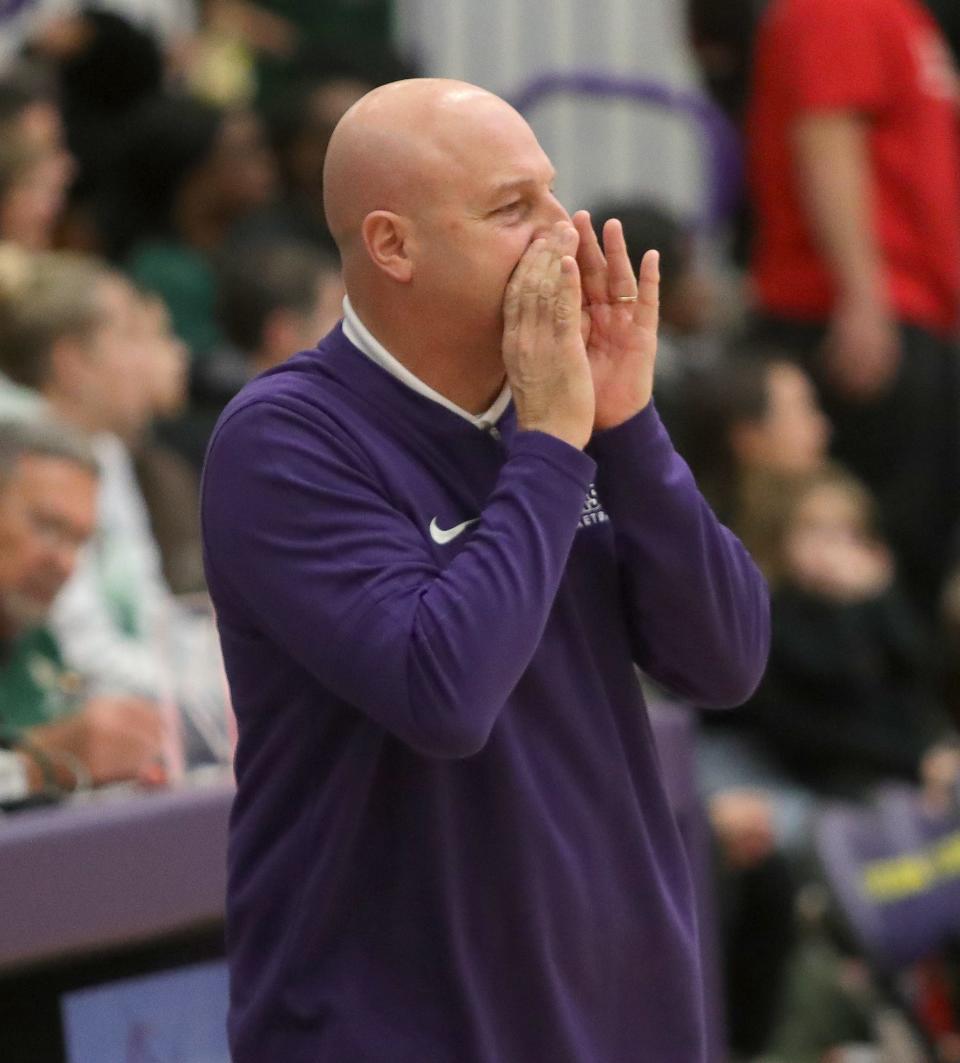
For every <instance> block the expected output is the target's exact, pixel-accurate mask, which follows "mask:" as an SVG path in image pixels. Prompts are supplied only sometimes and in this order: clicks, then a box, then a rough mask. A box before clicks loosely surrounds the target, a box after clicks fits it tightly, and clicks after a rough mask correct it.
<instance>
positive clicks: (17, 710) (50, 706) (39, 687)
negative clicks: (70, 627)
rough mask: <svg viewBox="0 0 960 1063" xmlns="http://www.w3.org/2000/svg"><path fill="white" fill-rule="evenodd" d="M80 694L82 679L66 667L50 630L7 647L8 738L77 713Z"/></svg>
mask: <svg viewBox="0 0 960 1063" xmlns="http://www.w3.org/2000/svg"><path fill="white" fill-rule="evenodd" d="M79 695H80V682H79V677H78V676H77V675H76V673H74V672H70V671H68V670H67V668H66V667H65V666H64V663H63V659H62V657H61V656H60V650H59V648H58V647H57V644H56V642H55V641H54V638H53V635H51V633H50V632H49V631H48V630H47V629H46V628H43V627H39V628H34V629H33V630H32V631H28V632H26V633H25V634H23V635H21V636H20V637H19V638H17V639H15V640H14V641H13V642H11V643H8V644H7V646H6V654H5V655H4V657H3V658H2V660H0V731H4V732H7V737H11V735H10V732H13V733H14V735H15V734H16V732H19V731H22V730H24V729H26V728H28V727H35V726H36V725H37V724H41V723H49V722H50V721H51V720H55V719H58V718H59V717H60V716H65V715H67V714H68V713H70V712H73V711H74V710H75V709H76V707H77V703H78V699H79Z"/></svg>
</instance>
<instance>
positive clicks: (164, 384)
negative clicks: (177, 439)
mask: <svg viewBox="0 0 960 1063" xmlns="http://www.w3.org/2000/svg"><path fill="white" fill-rule="evenodd" d="M138 303H139V306H138V315H137V316H138V320H139V322H140V325H139V328H138V333H139V339H138V345H139V347H140V351H141V354H142V356H143V358H144V361H145V363H146V364H145V366H144V385H145V387H146V390H147V394H148V396H149V398H150V403H149V406H150V412H151V416H150V419H149V420H148V421H146V422H144V424H143V425H142V430H141V432H140V434H139V435H138V436H137V437H136V438H133V439H131V440H130V446H131V450H132V453H133V459H134V469H135V470H136V474H137V482H138V484H139V486H140V490H141V492H142V494H143V500H144V502H145V504H146V507H147V513H148V515H149V518H150V528H151V530H152V532H153V536H154V538H155V539H156V542H157V546H158V548H159V550H160V559H161V563H162V566H163V575H164V579H165V580H166V582H167V585H168V586H169V587H170V590H172V591H173V592H174V594H184V593H190V592H194V591H202V590H203V589H204V586H205V584H204V578H203V559H202V557H201V549H200V514H199V509H198V501H197V500H198V497H199V491H200V484H199V477H198V476H197V474H196V471H195V469H194V468H193V467H192V466H191V465H190V463H189V462H187V461H186V459H184V458H183V457H182V456H181V455H180V454H178V453H176V452H175V451H174V450H173V449H172V448H171V447H169V446H167V445H165V444H164V443H163V442H162V441H161V440H160V439H159V438H158V436H157V433H156V432H155V431H154V422H155V420H156V419H157V418H163V419H170V418H174V417H177V416H179V415H181V414H182V413H183V411H184V409H185V408H186V404H187V390H188V375H189V374H188V360H187V349H186V346H185V345H184V343H183V342H182V341H180V340H178V339H177V337H176V336H175V335H174V334H173V331H172V330H171V327H170V314H169V312H168V311H167V308H166V306H165V305H164V303H163V301H162V300H161V299H160V298H159V297H158V296H155V295H141V296H140V297H139V299H138Z"/></svg>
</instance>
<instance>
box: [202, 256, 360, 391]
mask: <svg viewBox="0 0 960 1063" xmlns="http://www.w3.org/2000/svg"><path fill="white" fill-rule="evenodd" d="M220 276H221V283H220V300H219V309H220V320H221V322H222V323H223V327H224V331H225V332H226V334H227V338H228V339H229V340H230V342H231V343H232V344H233V346H234V348H235V349H236V350H237V351H238V352H239V353H240V355H241V356H242V358H243V367H244V380H243V383H246V381H247V380H249V379H250V378H251V377H254V376H256V375H257V374H258V373H263V372H265V371H266V370H267V369H272V368H273V366H275V365H279V364H280V363H281V362H283V361H286V359H287V358H289V357H290V355H291V354H294V353H295V352H296V351H300V350H303V349H304V348H306V347H313V346H315V345H316V343H317V341H318V340H319V339H321V338H322V337H323V336H325V335H326V334H327V333H328V332H329V331H330V329H332V328H333V326H334V325H335V324H336V323H337V321H339V319H340V317H341V313H342V304H343V296H344V288H343V280H342V278H341V276H340V263H339V261H338V260H337V259H336V258H334V257H333V256H332V255H325V254H323V253H322V252H321V251H318V250H316V249H315V248H312V247H308V246H304V245H298V244H293V243H289V242H276V243H273V244H265V245H262V246H259V245H253V246H250V247H248V248H246V249H243V250H241V251H239V252H238V253H236V254H234V255H232V256H231V257H230V258H229V260H227V261H225V262H224V265H223V269H222V271H221V274H220ZM230 397H231V398H232V397H233V396H232V395H231V396H230Z"/></svg>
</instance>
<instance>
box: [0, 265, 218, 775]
mask: <svg viewBox="0 0 960 1063" xmlns="http://www.w3.org/2000/svg"><path fill="white" fill-rule="evenodd" d="M7 276H8V280H9V281H10V283H9V284H8V286H7V288H6V290H4V291H0V368H2V369H3V370H4V371H5V372H6V373H7V374H8V376H9V377H11V378H12V379H13V380H14V381H15V382H16V383H17V384H19V385H21V386H23V387H26V388H31V389H34V390H35V391H36V392H37V393H38V394H39V396H40V397H39V398H38V402H41V403H42V404H43V405H44V406H45V408H46V409H48V410H51V411H52V412H53V413H54V414H55V415H56V416H57V417H59V418H60V419H62V420H63V421H65V422H66V423H68V424H70V425H72V426H74V427H75V428H77V429H79V430H80V431H82V432H83V433H84V434H85V435H86V436H87V437H88V438H89V439H90V441H91V445H92V446H93V448H94V451H95V453H96V456H97V460H98V462H99V465H100V470H101V476H102V487H101V491H100V496H99V503H98V513H97V527H96V531H95V534H94V536H93V539H92V540H91V543H90V546H89V548H88V549H87V551H85V553H84V555H83V558H82V560H81V563H80V564H79V565H78V567H77V570H76V571H75V572H74V574H73V576H72V577H71V579H70V580H69V581H68V582H67V584H66V586H65V587H64V590H63V591H62V592H61V594H60V596H59V597H58V599H57V601H56V603H55V606H54V609H53V612H52V615H51V625H52V628H53V630H54V632H55V634H56V636H57V638H58V641H59V643H60V646H61V648H62V651H63V653H64V657H65V660H66V661H67V663H68V664H69V665H70V667H72V668H74V669H75V670H76V671H78V672H79V673H80V674H81V675H83V676H84V678H85V679H86V680H87V682H88V683H89V684H90V687H91V689H93V690H96V691H102V692H107V693H114V692H128V693H134V694H138V695H142V696H146V697H150V698H154V699H157V700H159V701H161V702H163V703H164V704H175V705H176V706H177V707H178V708H179V709H180V710H181V712H182V714H183V716H184V718H185V721H186V722H187V725H188V740H189V742H190V750H189V751H190V753H191V755H195V756H196V757H198V758H202V757H204V756H209V755H210V753H211V752H212V753H213V754H214V755H215V756H223V755H225V751H224V749H223V748H222V747H221V745H218V744H217V743H218V742H219V741H220V739H221V738H222V735H221V734H220V732H219V731H217V732H216V733H214V731H213V730H212V728H213V727H214V726H217V727H221V728H222V726H223V719H222V713H223V707H224V686H223V681H222V672H221V669H220V665H219V658H218V655H217V654H216V652H215V641H214V634H213V628H212V623H211V621H210V619H209V617H208V616H203V615H200V616H194V615H193V614H192V613H189V612H187V611H186V610H185V609H184V608H183V607H182V606H181V605H180V603H178V602H177V601H176V600H175V599H174V597H173V596H172V594H171V592H170V589H169V587H168V586H167V584H166V583H165V582H164V580H163V576H162V572H161V563H160V557H159V552H158V549H157V544H156V541H155V540H154V538H153V535H152V533H151V529H150V523H149V518H148V515H147V511H146V507H145V505H144V501H143V497H142V495H141V493H140V490H139V488H138V485H137V482H136V477H135V474H134V469H133V465H132V460H131V455H130V452H129V449H128V442H129V441H130V440H135V439H138V438H139V437H140V436H141V434H142V432H143V430H144V427H145V426H146V424H148V423H149V420H150V419H151V417H152V415H153V413H154V410H155V406H156V387H155V380H154V373H153V370H152V369H151V366H150V361H149V351H148V349H147V347H146V346H145V345H144V343H143V341H144V335H143V321H142V317H141V316H140V306H139V304H138V297H137V294H136V293H135V291H134V290H133V288H132V287H131V286H130V284H129V283H128V282H127V281H126V280H125V279H124V278H123V277H121V276H120V275H119V274H117V273H115V272H113V271H111V270H109V269H108V268H107V267H106V266H105V265H104V264H102V263H100V262H98V261H97V260H94V259H89V258H85V257H83V256H79V255H71V254H66V253H47V254H41V255H35V256H28V261H27V262H25V263H24V264H23V265H22V268H21V270H20V273H19V275H17V276H15V275H14V274H13V271H11V270H8V271H7ZM211 736H213V737H212V738H211ZM205 747H210V748H205Z"/></svg>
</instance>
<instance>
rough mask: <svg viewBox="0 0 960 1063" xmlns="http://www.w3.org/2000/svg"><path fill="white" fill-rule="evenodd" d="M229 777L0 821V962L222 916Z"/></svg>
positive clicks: (5, 965) (45, 956)
mask: <svg viewBox="0 0 960 1063" xmlns="http://www.w3.org/2000/svg"><path fill="white" fill-rule="evenodd" d="M232 799H233V786H232V784H230V783H226V782H224V783H222V784H217V785H212V786H207V787H203V788H187V789H183V790H175V791H171V792H167V793H153V794H130V795H124V796H123V797H119V796H117V797H113V796H111V797H109V798H103V797H102V798H99V799H95V800H93V801H90V802H89V803H81V804H76V805H65V806H62V807H57V808H46V809H38V810H36V811H30V812H20V813H17V814H15V815H11V816H7V817H4V818H3V819H2V820H0V911H2V912H3V918H2V919H0V969H9V968H13V967H17V966H19V965H22V964H26V963H32V962H37V961H45V960H50V959H56V958H58V957H62V956H67V955H69V954H77V953H89V952H95V951H97V950H98V949H104V948H109V947H112V946H117V945H125V944H129V943H132V942H141V941H147V940H149V939H151V938H156V937H158V936H160V935H162V934H165V933H170V932H176V931H179V930H188V929H191V928H193V927H197V926H201V925H203V924H209V923H211V922H216V921H217V920H219V919H222V918H223V896H224V889H225V884H226V871H225V853H226V837H227V819H228V815H229V811H230V803H231V801H232Z"/></svg>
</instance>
